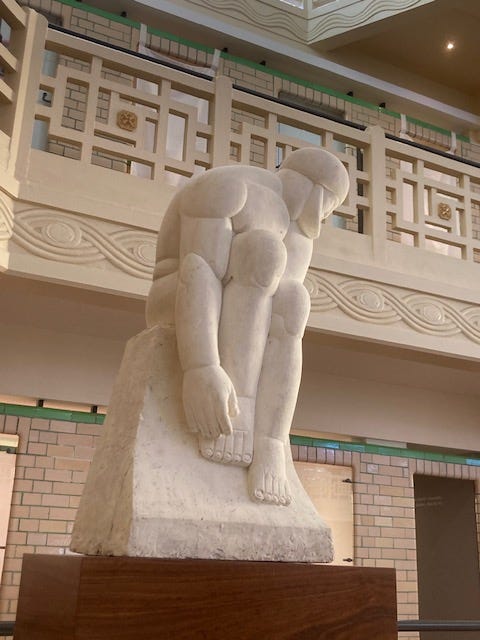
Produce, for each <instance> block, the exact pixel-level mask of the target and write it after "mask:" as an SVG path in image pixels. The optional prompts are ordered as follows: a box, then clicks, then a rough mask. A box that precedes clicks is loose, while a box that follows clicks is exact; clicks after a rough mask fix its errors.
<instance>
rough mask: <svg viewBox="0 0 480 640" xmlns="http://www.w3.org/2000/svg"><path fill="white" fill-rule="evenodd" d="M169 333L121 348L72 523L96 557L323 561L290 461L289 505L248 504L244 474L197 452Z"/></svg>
mask: <svg viewBox="0 0 480 640" xmlns="http://www.w3.org/2000/svg"><path fill="white" fill-rule="evenodd" d="M181 384H182V372H181V369H180V366H179V363H178V355H177V346H176V339H175V331H174V329H171V330H170V329H163V328H160V327H158V326H157V327H154V328H152V329H148V330H146V331H144V332H142V333H140V334H139V335H137V336H135V337H134V338H132V339H131V340H130V341H129V343H128V345H127V348H126V351H125V355H124V358H123V362H122V365H121V368H120V371H119V374H118V377H117V381H116V384H115V387H114V391H113V396H112V400H111V403H110V406H109V412H108V417H107V420H106V423H105V433H104V435H103V437H102V440H101V441H100V443H99V446H98V448H97V451H96V454H95V457H94V460H93V462H92V466H91V469H90V473H89V476H88V480H87V483H86V486H85V490H84V494H83V497H82V502H81V505H80V508H79V511H78V515H77V520H76V523H75V527H74V531H73V536H72V545H71V548H72V550H73V551H77V552H80V553H84V554H95V555H126V556H147V557H157V558H209V559H214V558H217V559H237V560H279V561H300V562H330V561H331V560H332V555H333V551H332V542H331V535H330V530H329V528H328V527H327V526H326V524H325V523H324V522H323V520H322V519H321V518H320V516H319V515H318V514H317V512H316V511H315V508H314V507H313V505H312V503H311V502H310V499H309V498H308V496H307V494H306V493H305V491H304V489H303V487H302V485H301V483H300V481H299V479H298V477H297V475H296V472H295V469H294V467H293V462H292V460H291V458H289V460H288V461H287V476H288V481H289V483H290V488H291V493H292V503H291V504H290V505H289V506H285V507H283V506H278V505H265V504H258V503H255V502H253V501H252V500H251V499H250V497H249V495H248V490H247V470H246V469H245V468H242V467H234V466H230V465H226V464H219V463H216V462H212V461H209V460H206V459H205V458H203V457H202V456H201V455H200V453H199V452H198V437H197V435H196V434H193V433H190V432H189V431H188V430H187V427H186V422H185V418H184V414H183V408H182V401H181Z"/></svg>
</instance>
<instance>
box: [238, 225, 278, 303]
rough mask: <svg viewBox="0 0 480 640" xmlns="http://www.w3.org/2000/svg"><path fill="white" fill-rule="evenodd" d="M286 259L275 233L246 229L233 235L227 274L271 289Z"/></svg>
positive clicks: (274, 286)
mask: <svg viewBox="0 0 480 640" xmlns="http://www.w3.org/2000/svg"><path fill="white" fill-rule="evenodd" d="M286 263H287V250H286V248H285V245H284V243H283V242H282V240H281V238H280V237H279V236H278V235H276V234H274V233H272V232H270V231H264V230H259V229H257V230H253V231H246V232H245V233H239V234H238V235H237V236H235V237H234V239H233V242H232V249H231V252H230V263H229V268H228V276H229V277H230V278H233V280H234V281H236V282H238V283H240V284H243V285H245V286H255V287H260V288H262V289H271V290H272V292H273V291H274V290H275V289H276V287H277V285H278V281H279V280H280V278H281V277H282V275H283V272H284V271H285V266H286Z"/></svg>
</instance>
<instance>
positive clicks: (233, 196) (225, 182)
mask: <svg viewBox="0 0 480 640" xmlns="http://www.w3.org/2000/svg"><path fill="white" fill-rule="evenodd" d="M252 185H260V186H263V187H264V188H267V189H271V190H273V191H275V192H277V193H279V194H281V192H282V184H281V182H280V179H279V178H278V176H277V175H276V174H274V173H272V172H271V171H267V170H266V169H262V168H260V167H250V166H244V165H231V166H227V167H217V168H215V169H210V170H209V171H206V172H205V173H203V174H202V175H200V176H198V177H195V178H193V179H192V180H191V181H190V182H189V183H188V184H187V185H186V186H185V187H184V188H183V189H182V191H181V193H180V194H178V195H179V199H178V201H177V206H178V211H179V213H180V215H185V216H188V217H193V218H232V217H233V216H234V215H236V214H237V213H238V212H239V211H241V210H242V208H243V207H244V205H245V202H246V201H247V197H248V193H249V187H251V186H252Z"/></svg>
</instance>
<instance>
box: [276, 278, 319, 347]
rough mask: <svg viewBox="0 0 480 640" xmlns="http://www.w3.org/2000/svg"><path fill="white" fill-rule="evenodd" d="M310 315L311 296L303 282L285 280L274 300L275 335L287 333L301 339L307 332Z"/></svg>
mask: <svg viewBox="0 0 480 640" xmlns="http://www.w3.org/2000/svg"><path fill="white" fill-rule="evenodd" d="M309 313H310V296H309V294H308V291H307V290H306V289H305V287H304V286H303V284H302V283H301V282H298V281H297V280H285V281H283V282H281V283H280V286H279V287H278V289H277V292H276V293H275V296H274V298H273V309H272V327H271V331H270V333H271V334H273V335H278V336H280V335H284V334H285V333H287V334H289V335H291V336H294V337H297V338H301V337H302V336H303V333H304V331H305V326H306V324H307V320H308V315H309Z"/></svg>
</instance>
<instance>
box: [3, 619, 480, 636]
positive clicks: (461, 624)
mask: <svg viewBox="0 0 480 640" xmlns="http://www.w3.org/2000/svg"><path fill="white" fill-rule="evenodd" d="M14 627H15V622H14V621H5V622H0V636H13V631H14ZM397 627H398V631H399V632H404V631H480V620H399V621H398V623H397Z"/></svg>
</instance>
